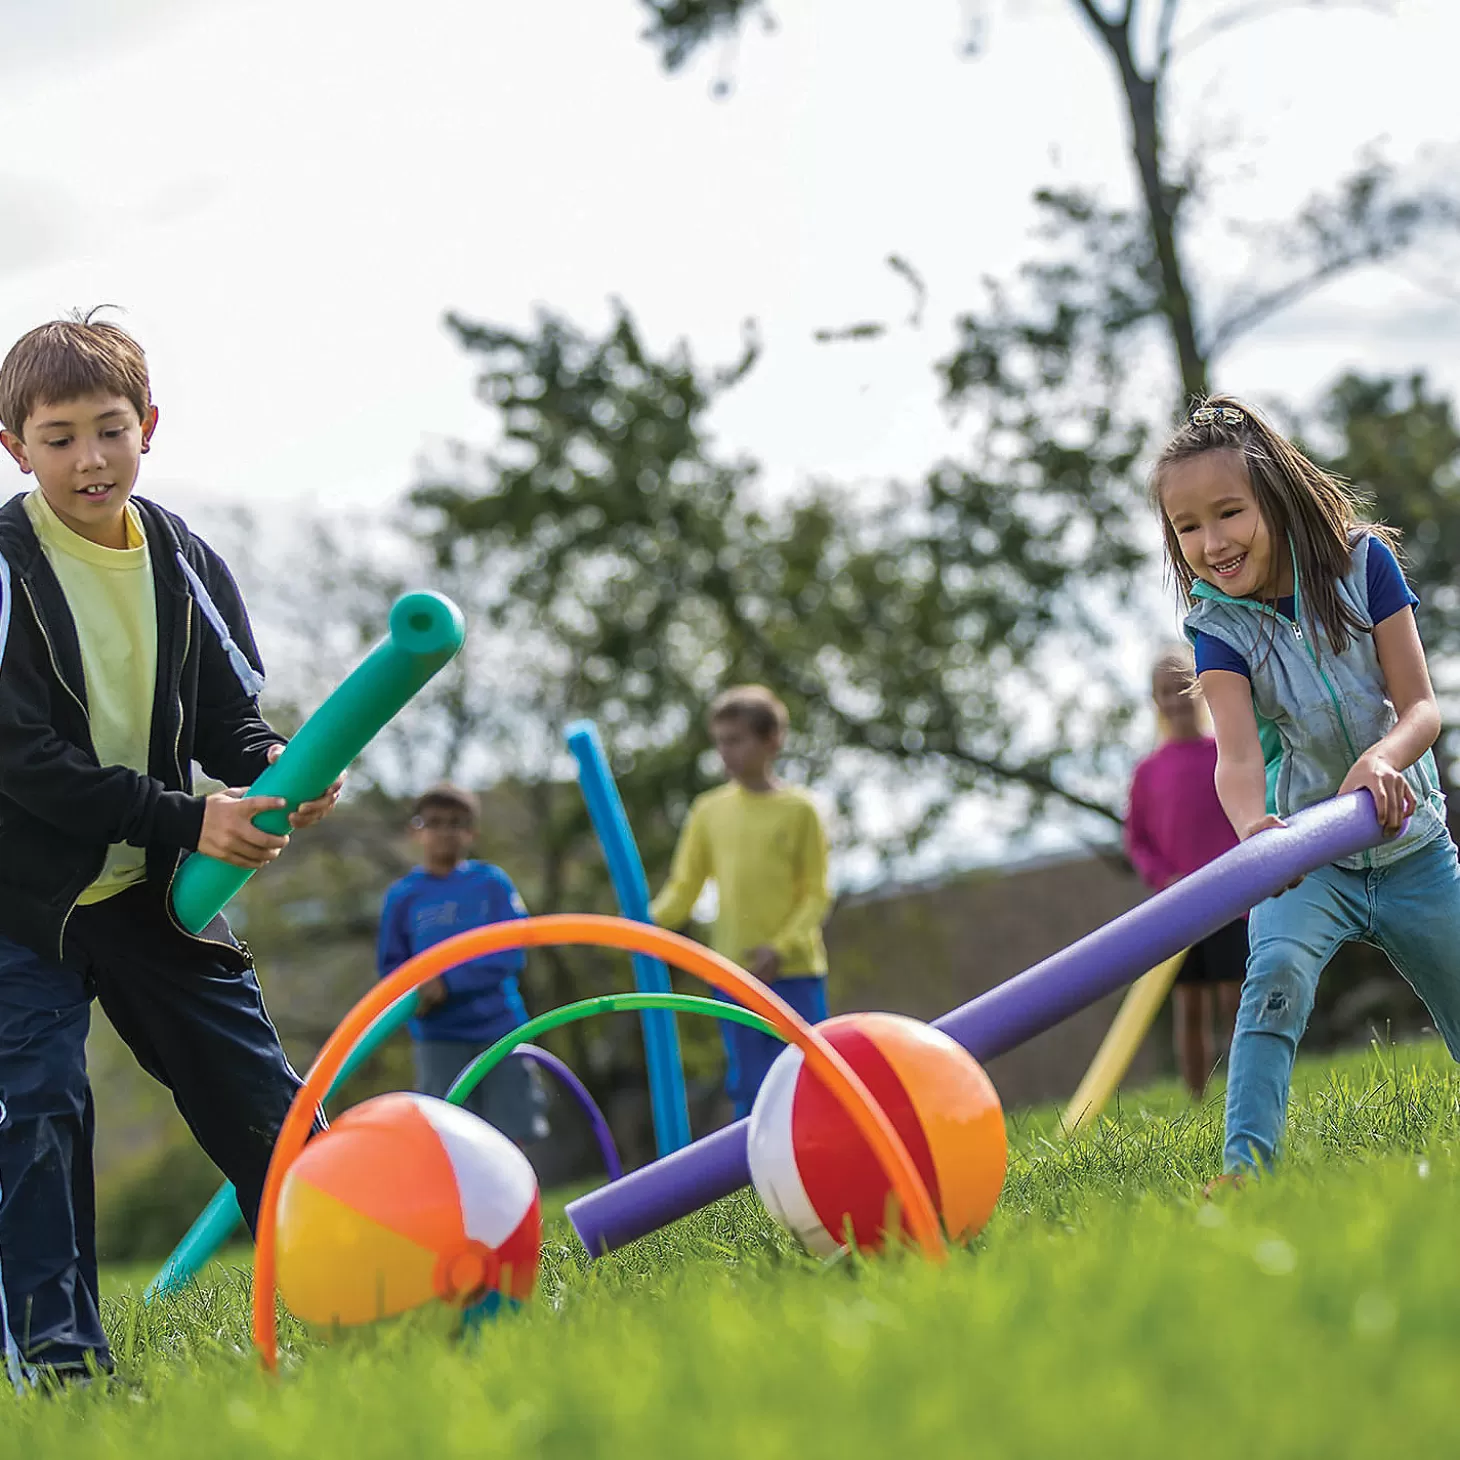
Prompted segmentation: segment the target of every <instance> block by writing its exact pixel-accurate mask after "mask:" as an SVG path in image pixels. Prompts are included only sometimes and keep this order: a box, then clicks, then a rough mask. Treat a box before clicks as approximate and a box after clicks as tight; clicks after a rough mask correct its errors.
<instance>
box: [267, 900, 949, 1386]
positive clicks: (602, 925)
mask: <svg viewBox="0 0 1460 1460" xmlns="http://www.w3.org/2000/svg"><path fill="white" fill-rule="evenodd" d="M571 943H577V944H586V945H587V946H589V947H593V948H618V949H621V950H623V951H624V952H626V953H647V954H649V955H650V956H652V957H656V958H661V959H663V960H664V962H666V963H669V964H672V965H673V966H674V967H676V968H680V969H683V970H684V972H686V973H691V974H694V975H695V976H696V977H697V978H700V979H703V980H704V981H705V982H706V983H708V984H710V985H711V986H712V987H713V988H716V989H719V990H720V992H721V993H725V994H730V995H732V996H733V997H734V998H735V999H736V1000H737V1001H738V1002H740V1003H741V1004H743V1005H745V1007H746V1008H748V1009H750V1010H751V1011H752V1012H753V1013H756V1014H759V1015H760V1016H761V1017H762V1018H764V1019H767V1020H769V1021H770V1023H772V1024H773V1025H775V1027H776V1029H777V1030H778V1031H779V1032H780V1033H781V1034H782V1035H783V1036H784V1037H785V1039H786V1042H787V1043H788V1044H794V1045H795V1046H796V1047H797V1048H798V1049H799V1050H800V1051H801V1053H802V1054H803V1056H804V1057H805V1060H806V1064H807V1066H808V1067H809V1068H810V1069H811V1070H812V1071H814V1072H815V1074H816V1075H817V1076H819V1077H820V1079H821V1081H822V1083H823V1084H824V1085H825V1086H826V1088H827V1089H828V1090H829V1091H830V1092H831V1093H832V1094H833V1095H834V1096H835V1097H836V1098H837V1100H838V1101H839V1102H840V1103H841V1105H842V1107H843V1108H844V1109H845V1110H846V1112H847V1115H848V1116H849V1117H850V1119H851V1120H852V1122H853V1124H854V1125H855V1126H856V1127H857V1129H858V1131H859V1132H860V1133H861V1134H862V1136H863V1138H864V1139H865V1140H866V1142H867V1144H868V1145H869V1146H870V1147H871V1148H872V1153H873V1154H874V1155H875V1156H876V1157H877V1160H878V1162H879V1164H880V1165H881V1166H882V1169H883V1171H884V1172H885V1173H886V1174H887V1177H888V1180H889V1181H890V1182H891V1185H892V1189H893V1192H894V1194H895V1195H896V1197H897V1200H898V1201H899V1202H900V1203H901V1205H902V1210H903V1213H904V1215H905V1217H906V1220H907V1224H908V1227H909V1228H910V1230H911V1232H912V1236H913V1238H914V1240H915V1241H916V1243H917V1245H918V1247H919V1248H920V1249H921V1250H922V1252H923V1254H924V1256H926V1257H930V1258H933V1259H934V1260H937V1261H942V1260H943V1259H944V1258H946V1256H947V1247H946V1245H945V1243H944V1240H943V1231H942V1228H941V1226H940V1225H939V1222H938V1215H937V1212H936V1210H935V1209H934V1206H933V1202H932V1199H931V1198H930V1197H929V1195H928V1188H927V1187H926V1186H925V1185H924V1183H923V1179H922V1177H921V1176H920V1175H919V1174H918V1170H917V1167H916V1166H915V1165H914V1164H913V1159H912V1157H911V1156H910V1155H909V1154H908V1150H907V1147H906V1146H905V1145H904V1144H903V1142H902V1139H901V1137H900V1136H899V1135H898V1134H897V1132H896V1131H895V1130H894V1129H893V1127H892V1123H891V1121H889V1120H888V1118H887V1116H886V1114H885V1113H884V1111H883V1109H882V1107H881V1106H880V1105H878V1103H877V1101H876V1100H875V1099H874V1098H873V1096H872V1093H871V1091H870V1090H868V1089H867V1087H866V1085H864V1084H863V1083H862V1081H861V1079H860V1078H859V1077H858V1076H857V1074H856V1073H855V1072H854V1071H853V1069H852V1067H851V1066H850V1065H849V1064H847V1062H846V1060H845V1059H843V1058H842V1056H841V1055H839V1054H838V1053H837V1052H836V1050H834V1049H833V1048H832V1047H831V1046H830V1045H829V1044H828V1043H827V1042H826V1041H825V1040H824V1039H823V1038H822V1037H821V1036H820V1035H819V1034H818V1033H817V1032H816V1031H815V1029H813V1028H812V1026H811V1025H810V1024H808V1023H807V1022H806V1021H805V1020H804V1019H803V1018H802V1017H801V1016H800V1015H799V1014H798V1013H796V1011H795V1010H794V1009H792V1008H791V1007H790V1006H789V1005H788V1004H786V1003H784V1002H783V1001H782V1000H781V999H780V998H778V997H777V996H776V995H775V994H773V993H772V992H771V991H770V990H769V989H768V988H767V987H766V986H765V985H764V984H763V983H761V981H760V980H759V979H757V978H753V977H752V976H751V975H750V974H748V973H746V972H745V971H744V970H743V969H740V968H737V967H736V966H735V965H734V964H733V963H731V962H730V960H729V959H727V958H722V957H720V955H719V954H718V953H713V952H711V951H710V949H708V948H706V947H704V946H703V945H701V944H699V943H693V942H691V941H690V940H689V939H688V938H684V937H681V936H680V935H679V934H678V933H668V932H665V931H664V930H663V929H662V928H655V927H652V926H651V925H649V924H648V923H639V922H633V921H631V920H630V919H628V918H615V917H606V916H603V915H600V914H596V913H583V914H568V913H556V914H552V915H549V916H546V917H535V918H520V919H514V920H513V921H511V922H508V923H493V924H489V925H488V926H487V927H484V928H474V929H472V931H470V932H467V933H458V934H457V935H456V936H455V937H454V938H447V939H445V940H444V941H443V942H440V943H437V944H436V945H435V946H434V947H432V948H428V949H427V950H426V951H425V952H424V953H418V954H417V955H416V956H415V957H414V958H411V959H408V960H407V961H406V962H405V963H403V964H401V966H400V967H399V968H397V969H396V970H395V972H394V973H392V974H391V975H390V976H389V977H388V978H384V979H382V980H381V981H380V982H379V983H377V984H376V985H375V987H374V988H372V989H371V990H370V992H369V993H367V994H366V995H365V996H364V997H363V998H362V999H361V1000H360V1002H359V1003H357V1004H356V1005H355V1007H354V1008H353V1009H351V1010H350V1012H349V1013H348V1014H346V1015H345V1017H344V1019H342V1020H341V1021H340V1024H339V1026H338V1027H337V1028H336V1030H335V1032H334V1033H333V1034H331V1035H330V1037H329V1038H328V1039H327V1040H326V1041H325V1044H324V1048H323V1049H321V1050H320V1052H319V1055H318V1057H317V1058H316V1059H315V1062H314V1064H313V1065H312V1066H311V1068H310V1071H309V1074H308V1075H307V1076H306V1078H305V1080H304V1084H303V1085H302V1086H301V1087H300V1089H299V1091H298V1092H297V1094H296V1095H295V1097H294V1103H293V1104H292V1105H291V1106H290V1107H289V1113H288V1115H286V1116H285V1117H284V1124H283V1126H282V1128H281V1129H280V1131H279V1138H278V1140H277V1141H276V1142H275V1143H274V1154H273V1156H272V1158H271V1159H270V1161H269V1174H268V1176H267V1178H266V1179H265V1181H264V1193H263V1199H262V1201H261V1202H260V1204H259V1215H258V1233H257V1251H256V1255H255V1258H254V1284H253V1339H254V1346H255V1347H256V1348H257V1349H258V1350H259V1354H260V1356H261V1357H262V1359H263V1362H264V1366H265V1368H267V1369H269V1370H274V1369H276V1368H277V1366H278V1361H279V1347H278V1312H277V1306H278V1291H277V1289H278V1283H277V1277H278V1274H277V1267H276V1257H277V1249H276V1239H277V1233H278V1208H279V1192H280V1190H281V1188H282V1187H283V1184H284V1173H285V1172H286V1171H288V1169H289V1167H290V1165H291V1164H292V1163H293V1161H294V1160H295V1158H296V1157H297V1156H298V1155H299V1153H300V1151H302V1150H303V1149H304V1143H305V1141H306V1140H307V1139H308V1137H309V1129H310V1126H311V1124H312V1123H313V1120H314V1112H315V1110H316V1109H317V1108H318V1107H319V1106H320V1105H321V1104H322V1103H323V1101H324V1097H325V1093H326V1091H328V1089H329V1087H330V1085H331V1084H332V1083H333V1081H334V1078H335V1076H336V1075H337V1074H338V1073H339V1071H340V1068H341V1066H343V1064H344V1063H345V1061H346V1060H347V1059H348V1058H349V1056H350V1051H351V1050H352V1049H353V1048H354V1047H355V1045H356V1044H357V1043H358V1042H359V1040H360V1037H361V1036H362V1035H363V1034H364V1033H365V1031H366V1030H367V1029H369V1027H370V1026H371V1025H372V1024H373V1023H374V1022H375V1020H376V1019H377V1018H378V1017H379V1016H380V1015H381V1014H382V1013H384V1012H385V1010H386V1009H388V1008H389V1007H390V1006H391V1005H392V1004H393V1003H395V1001H396V1000H397V999H399V998H400V997H401V995H402V994H407V993H409V992H410V991H411V990H412V989H414V988H417V987H419V986H420V985H421V984H423V983H425V982H426V981H427V980H428V979H432V978H435V977H436V976H437V974H440V973H444V972H445V971H446V970H447V969H450V968H454V967H455V966H456V965H457V964H458V963H461V962H463V961H465V960H466V959H468V958H482V957H485V956H486V955H487V954H490V953H505V952H508V951H509V950H512V949H515V948H544V947H556V946H560V945H563V944H571Z"/></svg>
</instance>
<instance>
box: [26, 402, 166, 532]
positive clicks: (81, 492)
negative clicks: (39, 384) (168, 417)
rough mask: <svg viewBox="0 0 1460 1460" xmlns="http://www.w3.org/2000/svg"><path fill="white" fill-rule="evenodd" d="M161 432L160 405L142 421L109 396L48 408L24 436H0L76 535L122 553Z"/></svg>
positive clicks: (33, 416) (40, 409)
mask: <svg viewBox="0 0 1460 1460" xmlns="http://www.w3.org/2000/svg"><path fill="white" fill-rule="evenodd" d="M156 427H157V407H156V406H151V407H149V408H148V411H147V414H146V416H145V417H144V418H143V419H141V420H138V418H137V408H136V406H134V405H133V404H132V402H131V401H129V400H128V399H127V398H126V397H125V396H122V395H112V394H109V393H102V394H97V395H86V396H81V397H78V398H77V399H75V400H68V401H47V402H42V403H40V404H38V405H37V406H36V407H35V408H34V409H33V410H32V411H31V413H30V415H29V416H28V417H26V420H25V424H24V425H23V426H22V428H21V432H20V435H18V436H17V435H15V434H14V433H13V432H10V431H5V432H0V442H3V444H4V446H5V449H6V450H7V451H8V452H9V453H10V454H11V456H13V457H14V458H15V460H16V462H17V463H18V464H19V466H20V469H21V470H22V471H24V472H34V473H35V478H36V481H37V483H38V484H39V486H40V489H41V492H42V494H43V495H44V497H45V499H46V501H47V502H48V503H49V504H50V507H51V510H52V511H54V512H55V514H56V516H57V517H59V518H60V519H61V521H62V522H64V523H65V524H66V526H67V527H69V528H70V529H71V530H72V532H74V533H77V534H78V535H79V536H81V537H84V538H86V539H88V540H89V541H91V542H94V543H99V544H100V545H101V546H102V547H110V548H121V547H125V546H126V543H127V527H126V521H125V513H126V509H127V500H128V498H130V497H131V495H132V488H133V487H134V486H136V484H137V468H138V467H139V465H140V464H141V460H142V453H143V452H144V451H145V450H146V449H147V443H148V442H149V441H150V440H151V439H152V432H153V431H154V430H155V429H156Z"/></svg>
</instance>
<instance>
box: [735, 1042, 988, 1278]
mask: <svg viewBox="0 0 1460 1460" xmlns="http://www.w3.org/2000/svg"><path fill="white" fill-rule="evenodd" d="M816 1032H817V1033H818V1034H820V1035H821V1036H822V1037H823V1038H824V1039H825V1040H826V1041H827V1042H828V1043H829V1044H830V1045H831V1046H832V1047H833V1048H834V1049H835V1050H836V1051H837V1052H838V1053H839V1054H840V1055H841V1056H842V1057H843V1058H844V1059H845V1060H846V1061H847V1063H848V1064H849V1065H851V1067H852V1069H853V1070H855V1071H856V1072H857V1074H858V1075H859V1076H860V1077H861V1080H862V1082H863V1084H865V1085H866V1086H867V1088H868V1089H869V1090H870V1091H871V1093H872V1096H873V1098H874V1099H875V1100H876V1101H877V1102H878V1104H879V1105H881V1107H882V1109H883V1111H884V1112H885V1113H886V1115H887V1117H888V1119H889V1120H890V1121H891V1122H892V1125H893V1128H894V1129H895V1130H896V1131H897V1133H898V1135H899V1136H901V1137H902V1140H903V1144H904V1145H906V1146H907V1149H908V1154H909V1155H911V1157H912V1159H913V1164H914V1165H915V1166H916V1167H917V1169H918V1173H919V1174H920V1175H921V1176H922V1178H923V1181H924V1183H925V1184H926V1185H927V1188H928V1192H929V1194H930V1195H931V1197H932V1199H933V1205H934V1206H935V1207H936V1208H937V1210H938V1214H939V1216H940V1217H941V1218H942V1222H943V1228H944V1230H945V1231H946V1232H947V1234H948V1236H949V1238H950V1239H951V1240H954V1241H956V1240H958V1239H959V1238H966V1237H972V1236H974V1235H975V1234H976V1233H977V1232H978V1231H979V1230H980V1229H981V1228H982V1227H983V1225H984V1223H985V1222H987V1221H988V1219H989V1216H990V1214H991V1213H992V1212H993V1209H994V1203H995V1202H997V1201H998V1199H999V1192H1000V1191H1001V1190H1002V1189H1003V1185H1004V1172H1005V1168H1006V1166H1007V1163H1008V1147H1007V1143H1006V1137H1005V1131H1004V1111H1003V1107H1002V1106H1001V1105H1000V1103H999V1096H998V1092H997V1091H996V1090H995V1089H994V1087H993V1083H992V1081H990V1079H989V1077H988V1076H987V1075H986V1074H985V1073H984V1071H983V1068H982V1067H981V1066H980V1065H979V1063H978V1061H977V1060H975V1059H974V1058H973V1056H972V1055H971V1054H969V1053H968V1052H967V1051H966V1050H965V1049H963V1048H962V1047H961V1046H960V1045H957V1044H955V1043H954V1042H953V1040H951V1039H949V1038H948V1036H947V1035H946V1034H942V1033H940V1032H939V1031H938V1030H936V1029H934V1028H933V1027H932V1026H931V1025H928V1024H924V1023H922V1022H921V1021H920V1020H918V1019H910V1018H907V1017H906V1016H905V1015H902V1014H841V1015H838V1016H837V1017H836V1018H835V1019H828V1020H827V1021H826V1022H825V1023H824V1024H819V1025H817V1027H816ZM749 1146H750V1177H751V1180H752V1181H753V1182H754V1184H755V1189H756V1191H757V1192H758V1193H759V1194H760V1199H761V1200H762V1201H763V1202H764V1203H765V1204H766V1207H767V1208H768V1209H769V1211H770V1213H771V1215H772V1216H774V1217H775V1218H776V1220H777V1221H779V1222H780V1223H781V1224H782V1225H783V1226H785V1227H787V1228H789V1229H790V1230H791V1231H792V1232H794V1233H795V1234H796V1235H797V1236H798V1237H799V1238H800V1239H801V1241H802V1242H803V1243H805V1245H806V1246H807V1247H808V1248H809V1249H810V1250H811V1251H812V1252H816V1253H821V1254H824V1255H828V1256H829V1255H830V1254H832V1253H834V1252H837V1251H839V1250H840V1249H841V1248H842V1247H843V1246H844V1245H845V1243H844V1242H843V1240H842V1237H843V1233H844V1232H845V1231H846V1229H847V1222H848V1220H850V1223H851V1229H852V1234H853V1239H854V1242H855V1244H856V1246H857V1247H858V1248H859V1249H864V1250H877V1249H879V1248H880V1247H881V1246H882V1244H883V1242H884V1240H885V1237H886V1232H885V1230H884V1229H885V1225H886V1221H887V1213H888V1203H889V1199H890V1198H891V1197H892V1195H893V1192H892V1186H891V1183H890V1182H889V1181H888V1180H887V1177H886V1176H885V1175H884V1174H883V1171H882V1167H881V1165H880V1164H879V1162H878V1160H877V1158H876V1157H875V1156H874V1155H873V1154H872V1148H871V1147H870V1146H869V1145H868V1144H867V1142H866V1140H865V1139H864V1138H863V1136H862V1135H861V1133H860V1132H859V1131H858V1130H857V1128H856V1126H854V1125H853V1124H852V1121H851V1118H850V1117H849V1116H848V1115H847V1114H846V1112H845V1111H844V1110H843V1108H842V1106H841V1103H840V1102H839V1101H838V1100H837V1099H836V1098H835V1096H833V1095H832V1094H830V1092H829V1091H828V1090H827V1089H826V1087H825V1086H824V1085H823V1084H822V1083H821V1081H820V1080H819V1079H818V1078H817V1077H816V1076H815V1075H814V1074H813V1073H812V1072H811V1071H810V1070H808V1069H807V1068H806V1063H805V1060H804V1058H803V1056H802V1054H801V1051H800V1050H799V1049H797V1048H795V1047H794V1046H792V1045H788V1046H787V1047H786V1049H785V1050H783V1051H782V1052H781V1054H780V1055H779V1056H777V1058H776V1062H775V1063H774V1064H773V1065H772V1066H771V1069H770V1073H769V1074H768V1075H767V1076H766V1079H765V1083H764V1084H763V1085H762V1086H761V1088H760V1093H759V1094H758V1095H757V1096H756V1100H755V1106H754V1108H753V1109H752V1110H751V1113H750V1133H749ZM902 1225H903V1230H904V1232H906V1230H907V1227H906V1219H905V1218H904V1219H903V1223H902Z"/></svg>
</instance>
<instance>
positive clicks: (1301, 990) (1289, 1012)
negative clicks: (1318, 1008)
mask: <svg viewBox="0 0 1460 1460" xmlns="http://www.w3.org/2000/svg"><path fill="white" fill-rule="evenodd" d="M1313 993H1314V987H1313V984H1312V983H1311V982H1310V981H1309V980H1307V979H1305V978H1304V977H1303V976H1302V975H1301V974H1299V973H1298V972H1297V971H1296V970H1295V969H1293V968H1292V967H1291V966H1290V965H1289V966H1284V965H1281V964H1280V965H1279V966H1277V967H1274V968H1269V969H1253V970H1252V971H1251V972H1250V973H1249V974H1248V975H1247V980H1246V982H1245V983H1244V984H1243V985H1242V1004H1241V1008H1240V1011H1239V1013H1238V1015H1237V1029H1238V1032H1239V1033H1242V1032H1247V1031H1250V1032H1253V1033H1259V1034H1276V1035H1280V1036H1284V1037H1286V1038H1288V1039H1291V1040H1292V1041H1293V1043H1294V1044H1296V1043H1297V1042H1298V1040H1299V1039H1301V1038H1302V1037H1303V1031H1304V1030H1305V1029H1306V1028H1307V1027H1308V1017H1309V1015H1310V1014H1312V1012H1313Z"/></svg>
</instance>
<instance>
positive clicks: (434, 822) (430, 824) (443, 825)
mask: <svg viewBox="0 0 1460 1460" xmlns="http://www.w3.org/2000/svg"><path fill="white" fill-rule="evenodd" d="M411 826H412V827H413V828H414V829H415V830H416V831H470V830H471V822H469V821H462V820H460V819H459V818H457V817H455V816H416V817H413V818H412V819H411Z"/></svg>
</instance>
